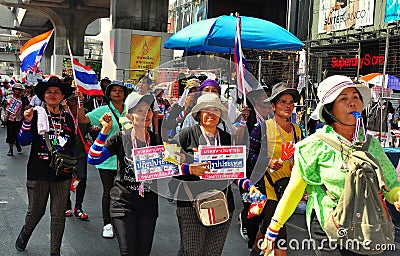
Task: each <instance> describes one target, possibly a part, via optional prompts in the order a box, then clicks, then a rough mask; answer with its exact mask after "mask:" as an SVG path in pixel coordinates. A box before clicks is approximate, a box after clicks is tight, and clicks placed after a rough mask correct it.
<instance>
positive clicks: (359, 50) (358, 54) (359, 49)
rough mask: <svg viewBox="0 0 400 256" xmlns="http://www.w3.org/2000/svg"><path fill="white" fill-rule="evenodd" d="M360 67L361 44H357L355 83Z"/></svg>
mask: <svg viewBox="0 0 400 256" xmlns="http://www.w3.org/2000/svg"><path fill="white" fill-rule="evenodd" d="M360 65H361V43H358V52H357V77H356V81H358V78H359V76H360Z"/></svg>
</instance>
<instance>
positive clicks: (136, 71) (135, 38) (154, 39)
mask: <svg viewBox="0 0 400 256" xmlns="http://www.w3.org/2000/svg"><path fill="white" fill-rule="evenodd" d="M160 51H161V36H144V35H135V34H133V35H132V38H131V60H130V69H133V70H132V71H131V72H130V75H129V78H130V79H131V80H134V81H135V82H137V79H138V78H139V77H140V76H142V75H144V74H146V73H147V70H149V69H153V68H156V67H158V66H160Z"/></svg>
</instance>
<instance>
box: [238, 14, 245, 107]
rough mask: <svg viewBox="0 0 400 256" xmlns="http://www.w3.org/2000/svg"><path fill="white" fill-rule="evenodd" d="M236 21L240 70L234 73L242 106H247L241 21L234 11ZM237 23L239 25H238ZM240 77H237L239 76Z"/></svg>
mask: <svg viewBox="0 0 400 256" xmlns="http://www.w3.org/2000/svg"><path fill="white" fill-rule="evenodd" d="M235 15H236V22H237V25H236V26H237V29H239V31H236V33H238V38H237V42H238V48H239V49H238V50H239V63H238V71H240V72H236V73H239V74H236V79H237V81H238V82H239V81H240V82H239V83H238V85H239V86H241V87H242V88H241V90H242V95H243V106H247V99H246V93H245V90H246V88H245V86H244V69H243V60H242V56H241V54H243V52H242V22H241V20H240V16H239V13H238V12H236V13H235ZM238 25H239V26H238ZM238 75H239V76H240V77H239V76H238Z"/></svg>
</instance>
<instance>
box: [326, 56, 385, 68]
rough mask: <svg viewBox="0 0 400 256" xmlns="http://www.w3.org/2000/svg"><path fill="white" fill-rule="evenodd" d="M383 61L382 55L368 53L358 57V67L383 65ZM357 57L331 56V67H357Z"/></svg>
mask: <svg viewBox="0 0 400 256" xmlns="http://www.w3.org/2000/svg"><path fill="white" fill-rule="evenodd" d="M384 62H385V56H383V55H371V54H369V53H367V54H365V55H363V56H361V59H360V69H362V68H363V67H369V66H377V65H383V64H384ZM357 65H358V58H357V56H354V57H347V58H346V57H337V56H334V57H332V64H331V67H332V68H334V69H340V70H342V69H343V68H345V67H357Z"/></svg>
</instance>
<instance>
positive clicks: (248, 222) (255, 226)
mask: <svg viewBox="0 0 400 256" xmlns="http://www.w3.org/2000/svg"><path fill="white" fill-rule="evenodd" d="M250 205H251V204H250V203H246V202H243V209H242V211H241V213H240V214H241V215H242V216H241V218H242V222H243V223H244V225H245V227H246V229H247V236H248V237H249V241H248V242H247V247H248V248H249V249H251V248H252V247H253V245H254V242H255V241H256V237H257V232H258V230H259V228H260V224H261V222H262V220H263V219H264V211H263V212H261V214H260V215H258V216H254V217H251V218H249V219H248V218H247V214H248V212H249V208H250Z"/></svg>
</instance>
